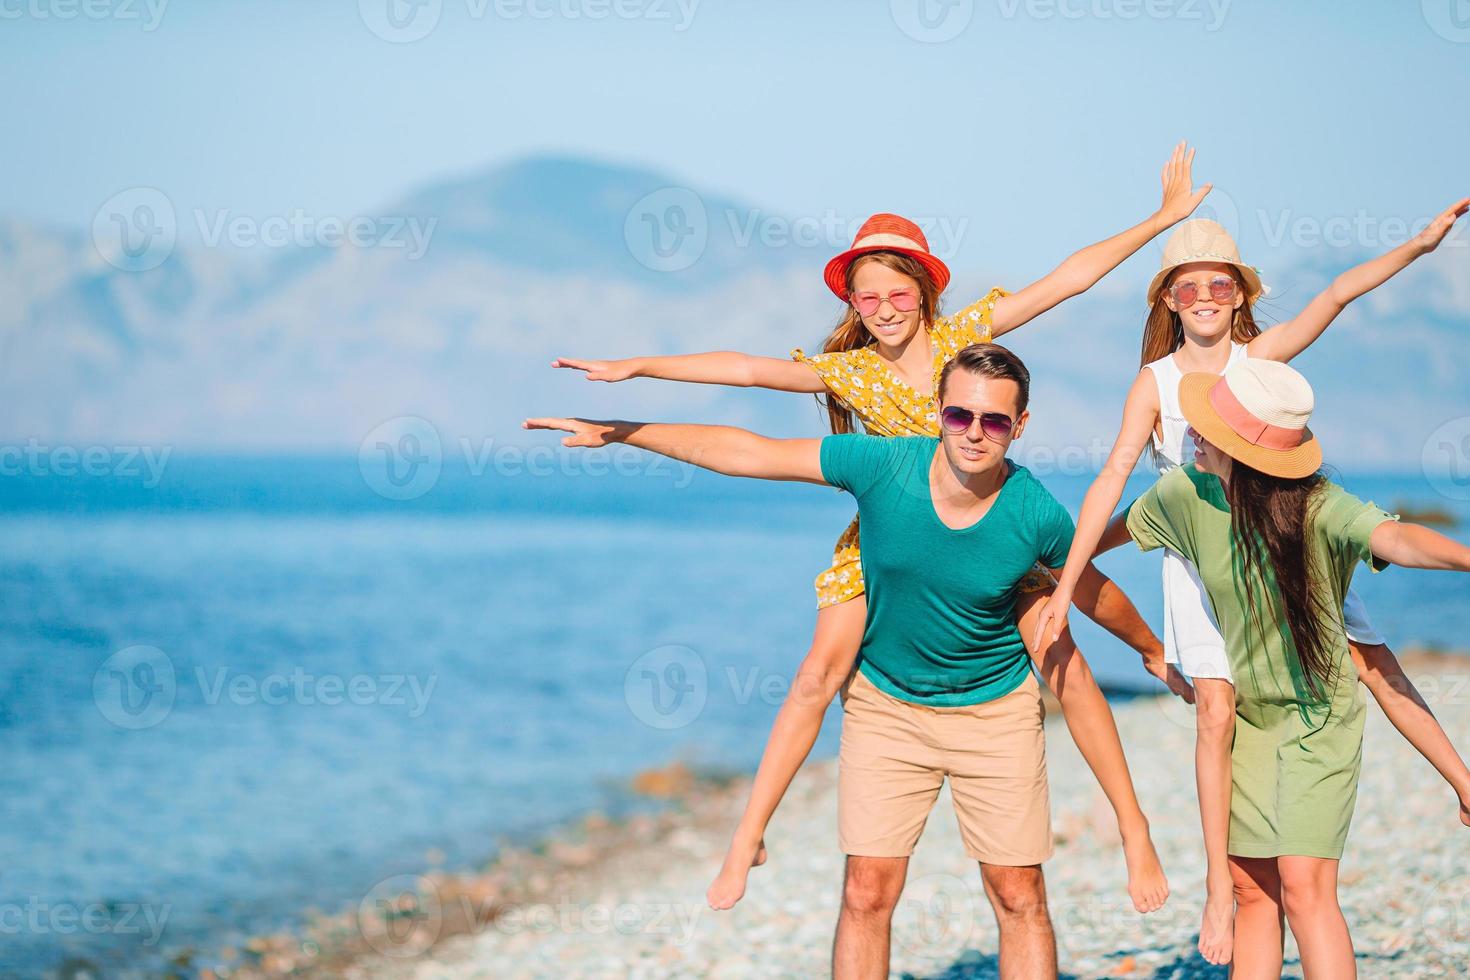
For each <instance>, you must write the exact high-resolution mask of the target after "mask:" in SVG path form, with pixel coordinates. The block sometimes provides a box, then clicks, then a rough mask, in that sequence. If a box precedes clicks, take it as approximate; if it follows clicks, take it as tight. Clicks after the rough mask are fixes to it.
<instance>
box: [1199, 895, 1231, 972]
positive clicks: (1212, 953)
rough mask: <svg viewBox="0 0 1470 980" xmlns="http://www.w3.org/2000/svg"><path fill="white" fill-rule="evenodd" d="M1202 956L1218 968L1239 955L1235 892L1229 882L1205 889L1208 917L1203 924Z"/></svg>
mask: <svg viewBox="0 0 1470 980" xmlns="http://www.w3.org/2000/svg"><path fill="white" fill-rule="evenodd" d="M1199 952H1200V955H1201V956H1203V957H1204V958H1205V959H1206V960H1208V961H1209V962H1211V963H1213V964H1214V965H1216V966H1224V965H1225V964H1226V963H1229V962H1230V960H1231V958H1232V957H1233V956H1234V954H1235V891H1234V888H1233V887H1232V886H1231V884H1230V882H1229V881H1226V882H1223V883H1222V884H1220V885H1218V886H1216V885H1209V886H1207V887H1206V888H1205V914H1204V918H1203V919H1202V920H1201V921H1200V924H1199Z"/></svg>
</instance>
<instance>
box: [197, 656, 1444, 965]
mask: <svg viewBox="0 0 1470 980" xmlns="http://www.w3.org/2000/svg"><path fill="white" fill-rule="evenodd" d="M1405 664H1406V667H1407V669H1408V672H1409V674H1410V676H1412V677H1413V678H1414V680H1415V683H1416V684H1417V685H1418V686H1419V688H1420V690H1421V692H1422V693H1423V694H1424V696H1425V698H1426V700H1427V701H1428V702H1429V703H1430V706H1431V707H1432V708H1433V709H1434V711H1435V713H1436V715H1438V717H1439V718H1440V720H1441V722H1442V723H1443V724H1444V726H1445V728H1446V730H1447V731H1448V732H1449V734H1450V737H1451V738H1452V740H1453V741H1454V742H1455V744H1456V745H1457V746H1458V747H1460V749H1461V751H1462V753H1463V752H1466V751H1470V661H1467V660H1465V659H1464V658H1462V657H1459V656H1452V657H1447V656H1435V655H1417V656H1415V657H1413V658H1406V659H1405ZM1369 705H1370V708H1369V720H1368V726H1367V733H1366V736H1365V750H1364V767H1363V779H1362V783H1361V788H1360V794H1359V800H1358V806H1357V810H1356V815H1355V817H1354V822H1353V827H1352V833H1351V836H1350V839H1349V844H1348V851H1347V854H1346V856H1345V858H1344V861H1343V865H1342V888H1341V897H1342V901H1343V905H1344V909H1345V911H1346V913H1347V917H1348V921H1349V923H1350V925H1351V928H1352V930H1353V938H1354V943H1355V946H1356V948H1357V951H1358V966H1359V974H1360V976H1363V977H1396V978H1397V977H1463V976H1466V975H1467V973H1470V827H1465V826H1463V825H1462V824H1461V823H1460V822H1459V819H1458V816H1457V804H1456V800H1455V797H1454V794H1453V793H1452V792H1451V791H1450V790H1449V788H1448V787H1447V786H1446V785H1445V784H1444V782H1443V781H1442V780H1441V779H1440V777H1439V776H1438V774H1437V773H1435V772H1434V771H1433V770H1432V769H1431V768H1430V767H1429V765H1428V764H1427V763H1425V762H1424V761H1423V760H1422V759H1421V758H1419V757H1418V755H1417V754H1415V753H1414V751H1413V750H1412V749H1411V748H1410V747H1409V746H1408V744H1407V743H1406V742H1404V741H1403V739H1402V738H1401V737H1400V736H1399V735H1398V734H1397V732H1395V731H1394V730H1393V728H1392V726H1391V725H1390V724H1389V723H1388V721H1387V720H1386V719H1385V718H1384V716H1383V715H1382V713H1381V712H1380V711H1379V710H1378V708H1377V706H1376V705H1375V704H1374V703H1373V701H1372V699H1371V698H1370V699H1369ZM1114 712H1115V714H1116V717H1117V720H1118V725H1119V728H1120V731H1121V733H1122V737H1123V742H1124V746H1125V748H1126V750H1127V752H1128V756H1129V760H1130V764H1131V765H1132V767H1133V772H1134V779H1135V783H1136V784H1137V787H1138V790H1139V794H1140V797H1141V799H1142V802H1143V805H1144V809H1145V811H1146V812H1147V813H1148V815H1149V817H1150V820H1151V821H1152V825H1153V833H1154V839H1155V842H1156V844H1157V846H1158V849H1159V852H1160V857H1161V858H1162V860H1163V862H1164V866H1165V870H1166V871H1167V873H1168V875H1169V881H1170V886H1171V890H1172V894H1171V897H1170V899H1169V901H1168V903H1167V905H1166V906H1165V907H1164V908H1163V909H1162V910H1160V911H1159V912H1156V913H1153V914H1151V915H1148V916H1143V915H1139V914H1137V913H1135V912H1134V911H1133V909H1132V906H1131V904H1130V902H1129V901H1128V896H1127V893H1126V890H1125V884H1126V881H1125V874H1124V865H1123V859H1122V852H1121V850H1120V847H1119V843H1118V837H1117V833H1116V830H1115V828H1114V825H1113V820H1112V815H1111V811H1110V810H1109V808H1108V807H1107V805H1106V802H1105V800H1104V799H1103V797H1102V794H1101V792H1100V791H1099V790H1098V789H1097V786H1096V784H1095V782H1094V781H1093V779H1092V776H1091V774H1090V772H1089V771H1088V770H1087V768H1086V766H1085V764H1084V763H1083V761H1082V758H1081V756H1080V755H1079V753H1078V752H1077V749H1076V747H1075V746H1074V745H1073V743H1072V740H1071V738H1070V736H1069V734H1068V733H1067V730H1066V728H1065V725H1064V724H1063V723H1062V721H1061V719H1060V716H1059V713H1058V712H1056V711H1052V712H1050V714H1049V717H1048V721H1047V751H1048V759H1049V768H1050V778H1051V789H1052V823H1053V829H1054V832H1055V835H1056V841H1057V851H1056V854H1055V856H1054V857H1053V858H1052V860H1051V861H1050V862H1048V863H1047V865H1046V866H1045V873H1046V881H1047V891H1048V896H1049V901H1050V905H1051V911H1052V918H1053V921H1054V923H1055V926H1056V930H1057V940H1058V951H1059V955H1060V963H1061V970H1062V975H1063V976H1067V977H1119V976H1121V977H1159V978H1162V977H1174V978H1193V977H1224V976H1226V975H1227V974H1226V971H1225V970H1224V969H1223V968H1219V967H1212V966H1210V965H1209V964H1207V963H1205V961H1204V960H1203V959H1201V958H1200V957H1199V956H1198V954H1197V953H1196V952H1195V942H1196V938H1197V930H1198V924H1199V916H1200V907H1201V902H1202V900H1203V897H1204V885H1203V880H1204V860H1203V852H1202V848H1201V844H1200V832H1199V826H1198V811H1197V809H1196V800H1195V793H1194V787H1193V770H1192V752H1193V739H1194V731H1193V709H1192V708H1190V707H1189V706H1187V705H1185V704H1183V703H1182V702H1180V701H1177V700H1175V699H1172V698H1167V697H1158V698H1154V697H1142V698H1135V699H1131V700H1128V701H1123V702H1119V703H1116V704H1115V705H1114ZM836 787H837V780H836V761H835V760H830V759H827V760H816V761H812V762H809V763H808V765H807V766H806V767H805V768H804V769H803V771H802V772H801V774H800V775H799V776H798V777H797V781H796V783H795V784H794V785H793V787H792V789H791V792H790V793H789V794H788V796H787V798H786V801H785V802H784V804H783V806H782V808H781V810H780V811H779V812H778V813H777V814H776V817H775V819H774V820H773V822H772V824H771V827H770V830H769V832H768V834H767V836H766V842H767V845H768V848H769V851H770V860H769V861H768V863H767V864H766V865H764V866H762V867H759V868H756V869H755V870H754V871H753V872H752V873H751V876H750V881H749V886H748V889H747V892H746V896H745V898H744V899H743V900H742V901H741V902H740V903H739V904H738V905H737V906H736V907H735V908H734V909H733V910H730V911H726V912H715V911H712V910H711V909H709V908H708V906H707V905H706V903H705V901H704V891H705V888H706V887H707V886H708V884H709V882H710V880H711V878H712V877H713V875H714V873H715V871H716V870H718V868H719V865H720V861H721V858H722V855H723V849H724V846H725V843H726V840H727V837H728V834H729V833H730V831H731V830H732V829H733V827H734V825H735V822H736V819H737V817H738V815H739V812H740V808H741V806H742V804H743V802H744V799H745V794H746V791H747V788H748V781H747V778H738V779H734V780H727V781H724V782H723V783H721V784H714V783H708V782H702V781H699V780H696V779H695V778H694V777H693V776H692V775H691V774H689V773H688V772H687V771H685V770H683V769H682V767H679V766H674V767H670V768H668V769H665V770H658V771H654V772H651V773H648V774H645V776H644V777H642V779H641V786H640V787H639V788H640V789H641V790H642V791H644V792H646V793H648V794H650V795H654V796H666V797H669V798H671V799H672V800H673V801H674V802H673V803H672V805H670V806H669V807H668V808H667V809H666V810H664V811H663V812H660V813H657V814H650V815H644V816H639V817H636V818H633V819H632V820H629V821H623V822H620V823H611V822H609V821H606V820H604V819H602V818H601V817H599V816H597V815H595V814H594V815H591V816H589V817H587V818H586V819H585V820H584V821H581V822H579V823H578V824H576V825H574V826H568V827H564V828H562V829H560V830H559V831H557V832H556V833H554V834H553V835H551V836H550V837H548V838H547V840H546V841H545V842H543V844H542V845H541V846H540V847H538V848H535V849H533V850H530V851H522V852H514V851H512V852H508V853H504V854H502V855H501V856H500V858H498V859H497V861H496V862H495V864H494V865H492V866H491V867H489V868H487V869H485V870H484V871H483V872H481V873H478V874H473V875H448V874H442V873H430V874H426V875H424V876H422V877H420V878H418V879H416V880H414V881H412V882H407V883H405V882H395V883H392V888H393V889H397V890H398V892H397V898H396V899H395V898H394V896H393V895H391V894H388V892H385V893H384V894H383V895H380V896H377V900H374V898H373V896H369V897H368V898H366V899H365V900H364V902H363V903H362V905H361V906H360V907H359V908H358V909H356V910H349V911H347V912H344V913H342V914H341V915H338V916H331V917H323V918H321V919H320V920H319V921H318V922H317V923H316V924H315V925H314V926H313V929H312V932H311V935H310V937H309V938H307V939H306V940H305V941H303V939H302V937H300V936H294V937H265V938H262V939H261V940H259V941H258V942H257V943H256V944H252V947H253V948H252V949H250V950H246V951H242V955H243V956H244V957H245V959H244V960H241V961H238V962H237V964H236V967H235V968H234V969H230V970H221V971H220V974H221V975H231V976H235V977H241V978H246V977H255V976H273V975H275V976H278V975H293V976H344V977H347V978H350V980H507V978H564V977H577V978H583V977H585V978H601V977H607V978H613V977H617V978H624V977H634V978H649V980H651V978H660V977H716V978H731V980H734V978H754V977H762V978H766V977H771V978H775V977H819V976H824V975H827V974H828V972H829V965H828V957H829V951H830V945H831V939H832V931H833V927H834V925H835V923H836V918H837V910H838V902H839V896H840V883H841V878H842V862H843V858H842V855H841V854H840V853H839V852H838V849H837V845H836ZM405 888H407V889H408V890H411V891H413V892H415V893H416V897H413V898H412V899H407V898H405V897H404V890H405ZM996 942H997V934H996V926H995V922H994V919H993V917H992V915H991V912H990V908H989V906H988V904H987V902H986V900H985V897H984V894H983V892H982V890H981V886H980V878H979V874H978V871H977V869H976V867H975V866H974V865H973V864H972V863H971V862H970V861H969V860H968V859H967V858H966V857H965V854H964V850H963V847H962V846H961V843H960V839H959V835H958V830H957V827H956V824H955V819H954V814H953V810H952V808H951V803H950V800H949V796H948V791H947V790H945V791H944V792H943V793H942V794H941V796H940V799H939V802H938V803H937V804H936V806H935V809H934V811H933V813H932V814H931V816H930V818H929V822H928V825H927V827H926V829H925V832H924V836H923V838H922V840H921V841H920V843H919V846H918V849H917V851H916V853H915V854H914V857H913V860H912V862H911V865H910V871H909V878H908V884H907V887H906V889H905V892H904V895H903V898H902V899H901V901H900V904H899V907H898V910H897V912H896V914H895V920H894V929H893V959H892V976H895V977H928V978H945V980H953V978H961V977H965V978H971V977H973V978H983V977H992V976H996V975H997V974H996V959H995V951H996ZM303 949H304V950H306V951H307V952H306V953H305V954H303V952H302V950H303ZM1286 975H1287V976H1300V975H1301V973H1300V967H1299V965H1298V964H1297V962H1296V960H1295V950H1294V946H1293V945H1292V944H1291V942H1290V940H1288V947H1287V968H1286Z"/></svg>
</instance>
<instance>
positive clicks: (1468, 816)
mask: <svg viewBox="0 0 1470 980" xmlns="http://www.w3.org/2000/svg"><path fill="white" fill-rule="evenodd" d="M1460 823H1462V824H1464V825H1465V826H1467V827H1470V803H1467V802H1465V801H1464V800H1461V801H1460Z"/></svg>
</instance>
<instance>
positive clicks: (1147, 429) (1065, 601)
mask: <svg viewBox="0 0 1470 980" xmlns="http://www.w3.org/2000/svg"><path fill="white" fill-rule="evenodd" d="M1158 417H1159V389H1158V386H1157V384H1156V383H1155V382H1154V378H1153V372H1151V371H1150V370H1149V369H1148V368H1144V369H1143V370H1142V371H1140V372H1138V378H1137V380H1135V381H1134V382H1133V387H1132V389H1131V390H1129V392H1128V401H1127V403H1126V404H1125V405H1124V406H1123V425H1122V427H1121V428H1120V429H1119V430H1118V438H1117V439H1116V440H1114V442H1113V449H1112V451H1111V452H1109V453H1108V461H1107V462H1106V463H1104V464H1103V468H1102V472H1101V473H1099V474H1098V475H1097V479H1096V480H1093V481H1092V486H1090V487H1088V488H1087V496H1086V497H1085V498H1084V499H1083V501H1082V513H1081V514H1080V515H1078V518H1077V531H1076V533H1075V534H1073V535H1072V548H1071V550H1069V551H1068V552H1067V565H1066V567H1065V568H1064V569H1063V570H1062V575H1061V578H1060V579H1059V580H1058V582H1057V590H1056V592H1054V593H1052V596H1051V598H1050V599H1048V600H1047V601H1046V605H1045V606H1042V607H1041V613H1040V615H1038V617H1037V620H1036V636H1035V638H1034V639H1035V644H1036V645H1038V646H1039V645H1041V644H1042V643H1043V642H1044V640H1043V638H1044V637H1050V639H1051V641H1053V642H1054V641H1055V640H1056V639H1057V638H1058V637H1060V636H1061V635H1062V630H1064V629H1066V627H1067V611H1068V609H1069V608H1070V607H1071V605H1072V594H1073V592H1074V591H1076V588H1077V580H1078V579H1080V578H1081V577H1082V573H1083V571H1085V570H1086V568H1087V564H1088V562H1090V561H1092V555H1093V552H1094V551H1095V550H1096V549H1097V546H1098V542H1099V541H1101V540H1102V537H1103V533H1104V532H1105V531H1106V530H1107V528H1108V521H1109V519H1111V518H1112V516H1113V511H1114V510H1115V509H1117V506H1118V501H1119V500H1122V499H1123V487H1124V485H1125V484H1126V483H1127V482H1128V477H1129V476H1130V475H1132V473H1133V467H1134V466H1135V465H1136V464H1137V463H1138V457H1139V456H1141V455H1142V454H1143V449H1144V447H1145V446H1146V445H1148V440H1149V436H1150V434H1152V432H1153V428H1154V422H1155V421H1156V420H1157V419H1158Z"/></svg>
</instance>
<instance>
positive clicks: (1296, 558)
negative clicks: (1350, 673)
mask: <svg viewBox="0 0 1470 980" xmlns="http://www.w3.org/2000/svg"><path fill="white" fill-rule="evenodd" d="M1325 480H1326V478H1325V477H1324V476H1323V475H1322V473H1321V472H1317V473H1313V474H1312V475H1311V476H1307V477H1302V478H1300V479H1284V478H1282V477H1277V476H1270V475H1269V474H1266V473H1262V472H1261V471H1260V470H1257V469H1253V468H1252V467H1250V466H1247V465H1246V464H1244V463H1242V462H1240V461H1239V460H1236V461H1235V462H1234V464H1233V465H1232V467H1231V470H1230V480H1229V482H1228V483H1226V484H1225V488H1226V489H1225V496H1226V499H1227V500H1228V501H1229V503H1230V531H1231V537H1232V538H1233V539H1234V545H1235V547H1234V558H1233V559H1232V563H1233V565H1234V567H1235V581H1236V587H1237V588H1238V589H1239V590H1240V591H1241V592H1242V593H1244V598H1245V605H1246V610H1247V612H1248V614H1249V619H1251V620H1252V621H1253V622H1254V624H1255V626H1256V628H1257V629H1258V630H1260V632H1261V637H1262V639H1263V640H1265V638H1266V636H1267V630H1273V631H1275V632H1277V633H1278V634H1280V633H1281V632H1282V627H1283V626H1284V627H1285V629H1286V632H1287V633H1288V634H1289V636H1290V639H1291V646H1292V648H1293V649H1294V650H1295V652H1296V659H1297V665H1298V666H1299V667H1300V669H1301V676H1302V678H1303V680H1304V681H1305V683H1306V687H1307V691H1308V692H1309V693H1310V694H1311V696H1312V697H1313V698H1314V699H1317V700H1320V699H1321V698H1322V696H1323V693H1324V691H1326V690H1327V689H1328V688H1330V687H1331V686H1332V683H1333V679H1334V675H1335V672H1336V671H1335V668H1334V666H1333V658H1332V650H1331V646H1332V644H1331V632H1330V630H1329V624H1331V623H1332V622H1333V621H1334V617H1333V616H1332V611H1331V610H1330V609H1329V608H1328V603H1327V601H1326V598H1325V597H1326V596H1328V595H1330V594H1331V592H1330V590H1329V589H1328V587H1327V586H1328V583H1327V582H1326V581H1325V578H1324V576H1325V573H1324V571H1323V569H1322V568H1320V567H1318V566H1319V563H1318V562H1315V561H1313V560H1312V552H1311V551H1310V549H1309V548H1308V547H1307V539H1308V535H1310V534H1311V533H1312V524H1313V521H1314V520H1315V517H1316V513H1315V511H1316V507H1317V505H1318V504H1319V503H1320V501H1321V495H1320V493H1319V492H1318V491H1320V490H1321V489H1322V487H1323V485H1324V484H1325Z"/></svg>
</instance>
